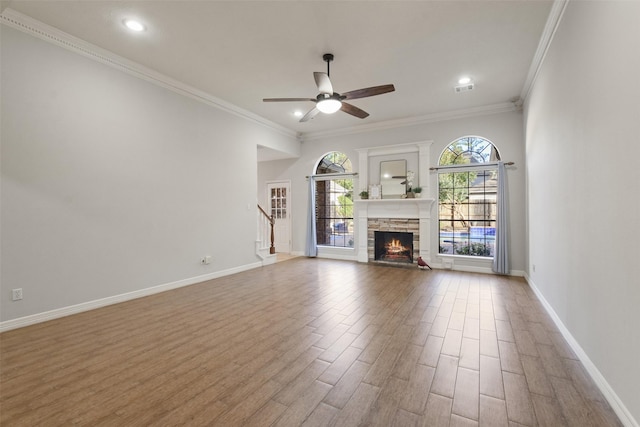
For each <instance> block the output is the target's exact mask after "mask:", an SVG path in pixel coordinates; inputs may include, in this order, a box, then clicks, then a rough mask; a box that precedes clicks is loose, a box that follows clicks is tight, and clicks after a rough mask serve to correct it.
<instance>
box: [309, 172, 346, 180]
mask: <svg viewBox="0 0 640 427" xmlns="http://www.w3.org/2000/svg"><path fill="white" fill-rule="evenodd" d="M348 175H351V176H358V172H347V173H319V174H317V175H311V176H309V175H307V176H305V178H307V179H308V178H317V177H321V176H348Z"/></svg>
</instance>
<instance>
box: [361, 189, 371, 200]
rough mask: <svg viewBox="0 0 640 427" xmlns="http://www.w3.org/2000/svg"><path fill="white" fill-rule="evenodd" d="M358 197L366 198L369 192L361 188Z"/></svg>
mask: <svg viewBox="0 0 640 427" xmlns="http://www.w3.org/2000/svg"><path fill="white" fill-rule="evenodd" d="M360 198H361V199H363V200H366V199H368V198H369V192H368V191H367V190H362V191H361V192H360Z"/></svg>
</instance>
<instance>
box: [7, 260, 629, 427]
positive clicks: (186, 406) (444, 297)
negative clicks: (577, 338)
mask: <svg viewBox="0 0 640 427" xmlns="http://www.w3.org/2000/svg"><path fill="white" fill-rule="evenodd" d="M0 344H1V353H0V355H1V359H0V363H1V372H0V374H1V377H0V379H1V391H0V404H1V406H0V424H2V425H3V426H38V425H43V426H55V425H84V426H102V425H107V426H138V425H159V426H169V425H193V426H200V425H215V426H236V425H247V426H270V425H275V426H299V425H304V426H324V425H335V426H358V425H380V426H394V425H395V426H475V425H482V426H492V427H493V426H521V425H524V426H537V425H540V426H564V425H567V426H581V427H584V426H617V425H621V424H620V423H619V421H618V419H617V418H616V416H615V414H614V413H613V412H612V411H611V409H610V407H609V406H608V404H607V403H606V401H605V400H604V399H603V397H602V395H601V394H600V392H599V391H598V389H597V388H596V387H595V386H594V384H593V383H592V381H591V379H590V378H589V377H588V375H587V374H586V372H585V370H584V368H583V366H582V365H581V363H580V362H579V361H578V360H576V357H575V355H574V354H573V353H572V351H571V349H570V348H569V346H568V345H567V344H566V343H565V341H564V340H563V338H562V336H561V335H560V333H559V332H558V331H557V329H556V327H555V326H554V324H553V323H552V321H551V320H550V319H549V317H548V316H547V315H546V313H545V312H544V310H543V308H542V306H541V304H540V303H539V301H538V300H537V299H536V297H535V295H534V294H533V293H532V291H531V290H530V289H529V288H528V286H527V284H526V282H524V281H523V280H522V279H517V278H504V277H497V276H491V275H481V274H470V273H458V272H451V271H420V270H418V269H415V270H414V269H402V268H393V267H379V266H371V265H366V264H361V263H353V262H346V261H331V260H322V259H308V258H303V257H299V258H294V259H291V260H288V261H286V262H281V263H277V264H274V265H270V266H268V267H263V268H261V269H255V270H251V271H248V272H244V273H240V274H237V275H234V276H229V277H225V278H221V279H217V280H213V281H209V282H205V283H201V284H198V285H193V286H189V287H185V288H181V289H178V290H174V291H170V292H165V293H162V294H157V295H153V296H150V297H146V298H142V299H138V300H135V301H130V302H126V303H122V304H118V305H114V306H110V307H105V308H102V309H99V310H94V311H91V312H86V313H82V314H78V315H74V316H69V317H66V318H62V319H57V320H54V321H50V322H47V323H42V324H39V325H34V326H30V327H26V328H22V329H19V330H14V331H9V332H5V333H3V334H2V335H0Z"/></svg>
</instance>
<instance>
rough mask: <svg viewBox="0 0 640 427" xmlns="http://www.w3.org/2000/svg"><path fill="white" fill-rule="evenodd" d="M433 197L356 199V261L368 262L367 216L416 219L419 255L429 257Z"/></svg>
mask: <svg viewBox="0 0 640 427" xmlns="http://www.w3.org/2000/svg"><path fill="white" fill-rule="evenodd" d="M434 201H435V199H431V198H418V199H373V200H356V201H355V208H356V216H357V218H358V235H359V236H362V237H363V238H360V239H358V261H360V262H368V254H367V237H366V236H367V235H368V230H367V222H368V219H369V218H391V219H418V220H419V232H420V240H421V241H422V242H424V243H423V244H421V245H420V251H419V254H418V255H419V256H421V257H422V258H424V259H425V260H426V261H429V260H430V259H431V251H430V242H431V239H430V236H431V207H432V205H433V202H434Z"/></svg>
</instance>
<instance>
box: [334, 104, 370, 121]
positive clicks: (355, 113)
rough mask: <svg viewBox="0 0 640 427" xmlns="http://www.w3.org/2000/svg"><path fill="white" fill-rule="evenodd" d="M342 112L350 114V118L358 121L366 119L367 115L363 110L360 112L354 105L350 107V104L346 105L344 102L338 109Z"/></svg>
mask: <svg viewBox="0 0 640 427" xmlns="http://www.w3.org/2000/svg"><path fill="white" fill-rule="evenodd" d="M340 109H341V110H342V111H344V112H345V113H347V114H351V115H352V116H355V117H357V118H359V119H364V118H365V117H367V116H368V115H369V113H367V112H366V111H364V110H361V109H360V108H358V107H356V106H355V105H351V104H347V103H346V102H343V103H342V107H341V108H340Z"/></svg>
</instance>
